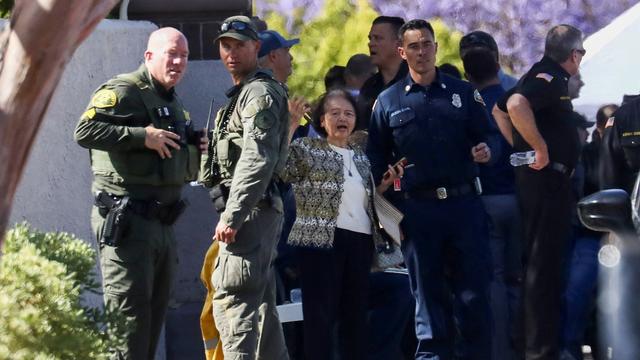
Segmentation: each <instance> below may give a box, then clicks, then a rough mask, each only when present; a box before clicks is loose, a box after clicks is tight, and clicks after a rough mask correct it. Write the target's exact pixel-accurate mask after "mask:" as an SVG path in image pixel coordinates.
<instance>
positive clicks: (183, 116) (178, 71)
mask: <svg viewBox="0 0 640 360" xmlns="http://www.w3.org/2000/svg"><path fill="white" fill-rule="evenodd" d="M188 55H189V48H188V45H187V40H186V38H185V37H184V35H182V33H180V32H179V31H178V30H176V29H173V28H162V29H159V30H157V31H155V32H153V33H152V34H151V36H150V37H149V44H148V46H147V50H146V51H145V53H144V60H145V61H144V64H143V65H141V66H140V68H139V69H138V70H137V71H134V72H132V73H128V74H122V75H118V76H116V77H115V78H113V79H111V80H109V81H108V82H107V83H105V84H103V85H102V86H100V88H98V90H97V91H96V93H95V94H94V95H93V98H92V100H91V102H90V104H89V106H88V107H87V110H86V111H85V113H84V114H82V116H81V118H80V121H79V122H78V125H77V126H76V130H75V140H76V141H77V142H78V144H80V145H81V146H83V147H85V148H88V149H90V151H91V169H92V171H93V175H94V181H93V186H92V190H93V192H94V193H95V194H96V198H95V206H94V207H93V212H92V215H91V223H92V227H93V230H94V233H95V234H96V236H97V238H98V241H99V247H100V266H101V270H102V278H103V280H102V286H103V289H104V301H105V306H106V307H107V308H109V309H110V310H112V311H115V312H119V313H121V314H123V315H124V316H125V317H126V319H127V320H128V321H130V322H131V325H132V326H133V329H132V331H131V332H130V333H129V334H127V344H126V346H125V348H123V349H117V353H118V354H117V358H118V359H135V360H140V359H153V358H154V357H155V349H156V344H157V342H158V337H159V336H160V331H161V330H162V324H163V323H164V317H165V313H166V310H167V304H168V302H169V293H170V289H171V283H172V281H173V276H174V273H175V270H176V265H177V254H176V243H175V237H174V233H173V227H172V224H173V223H174V222H175V221H176V220H177V218H178V216H179V215H180V213H181V212H182V211H183V210H184V207H185V206H186V203H185V202H184V201H183V200H180V194H181V190H182V186H183V185H184V184H185V183H186V182H189V181H191V180H195V178H196V175H197V171H198V167H199V161H200V154H199V151H198V148H200V149H201V150H206V143H207V141H206V137H205V138H201V137H200V134H199V133H198V132H196V131H194V130H193V127H192V125H191V120H190V119H189V113H188V112H187V111H186V110H185V109H184V108H183V106H182V103H181V102H180V100H179V99H178V97H177V95H176V94H175V90H174V86H175V85H176V84H177V83H178V82H179V81H180V80H181V79H182V76H183V74H184V73H185V70H186V66H187V58H188Z"/></svg>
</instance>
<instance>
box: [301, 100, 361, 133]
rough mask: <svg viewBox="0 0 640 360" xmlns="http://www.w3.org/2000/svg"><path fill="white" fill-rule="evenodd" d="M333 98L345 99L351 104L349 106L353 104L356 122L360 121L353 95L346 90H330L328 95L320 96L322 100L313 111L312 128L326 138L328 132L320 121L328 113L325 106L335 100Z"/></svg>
mask: <svg viewBox="0 0 640 360" xmlns="http://www.w3.org/2000/svg"><path fill="white" fill-rule="evenodd" d="M333 98H343V99H345V100H347V101H348V102H349V104H351V106H353V112H354V114H356V119H355V121H356V122H357V121H358V115H357V111H356V109H357V107H356V100H355V99H354V98H353V96H351V94H349V92H348V91H346V90H344V89H332V90H329V91H327V92H326V93H324V94H322V96H320V98H319V99H318V101H317V102H316V106H315V108H314V109H313V112H312V113H311V126H313V128H314V129H315V130H316V132H317V133H318V134H319V135H320V136H322V137H324V138H326V137H327V131H326V130H325V129H324V128H323V127H322V125H321V124H320V120H321V118H322V115H324V114H325V113H326V111H325V105H326V104H327V101H329V99H333Z"/></svg>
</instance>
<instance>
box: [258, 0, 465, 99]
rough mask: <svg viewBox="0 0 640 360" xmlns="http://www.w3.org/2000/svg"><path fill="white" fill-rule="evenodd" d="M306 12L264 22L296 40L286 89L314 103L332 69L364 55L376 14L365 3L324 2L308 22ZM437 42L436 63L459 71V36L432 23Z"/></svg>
mask: <svg viewBox="0 0 640 360" xmlns="http://www.w3.org/2000/svg"><path fill="white" fill-rule="evenodd" d="M306 11H307V10H306V8H304V7H297V8H295V9H292V11H290V12H289V14H291V15H290V16H289V17H285V16H284V15H282V14H283V13H281V12H275V11H273V12H269V13H268V14H267V15H266V17H265V19H266V21H267V24H268V25H269V28H270V29H273V30H276V31H278V32H279V33H281V34H282V35H283V36H285V37H287V38H290V37H299V38H300V44H298V45H295V46H293V47H292V48H291V54H292V55H293V59H294V60H293V64H294V65H293V75H292V76H291V77H290V78H289V82H288V85H289V88H290V89H291V93H292V94H293V95H302V96H304V97H306V98H307V99H310V100H313V99H316V98H317V97H318V96H320V95H321V94H322V93H323V92H324V90H325V89H324V81H323V80H324V75H325V74H326V73H327V71H328V70H329V68H331V67H332V66H334V65H346V63H347V61H348V60H349V58H350V57H351V56H352V55H354V54H357V53H364V54H368V53H369V49H368V46H367V42H368V40H367V36H368V34H369V30H370V28H371V22H372V21H373V19H375V18H376V17H377V16H378V15H379V14H378V13H376V12H375V10H373V8H372V7H371V5H370V4H369V2H368V1H367V0H353V1H350V0H327V1H326V2H325V3H324V6H323V8H322V10H321V11H320V13H319V14H318V16H315V17H313V18H312V19H308V17H307V16H306V15H308V14H305V12H306ZM432 25H433V26H434V30H435V33H436V40H437V41H438V43H439V45H438V62H439V63H444V62H448V63H451V64H453V65H455V66H457V67H458V68H459V69H462V62H461V60H460V59H459V57H458V42H459V41H460V37H461V36H462V34H461V33H459V32H452V31H450V30H449V29H448V28H447V26H446V25H445V24H444V22H442V21H440V20H435V21H432Z"/></svg>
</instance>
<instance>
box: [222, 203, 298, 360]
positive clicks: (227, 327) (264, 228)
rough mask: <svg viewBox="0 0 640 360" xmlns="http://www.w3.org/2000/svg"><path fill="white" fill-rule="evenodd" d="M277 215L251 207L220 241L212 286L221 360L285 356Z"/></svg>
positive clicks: (279, 216) (279, 221) (269, 209)
mask: <svg viewBox="0 0 640 360" xmlns="http://www.w3.org/2000/svg"><path fill="white" fill-rule="evenodd" d="M281 226H282V213H281V212H280V211H278V210H276V209H274V208H272V207H270V206H267V205H264V206H262V205H259V206H258V207H256V208H254V209H253V210H252V211H251V213H250V214H249V216H248V217H247V219H246V220H245V222H244V223H243V224H242V227H241V228H240V230H239V231H238V233H237V234H236V239H235V242H233V243H232V244H224V243H220V252H219V254H218V258H217V259H216V262H215V265H214V270H213V274H212V277H211V282H212V285H213V287H214V289H215V294H214V296H213V317H214V319H215V323H216V327H217V328H218V330H219V331H220V340H221V341H222V346H223V352H224V358H225V360H254V359H264V360H283V359H285V360H286V359H288V358H289V355H288V353H287V348H286V346H285V343H284V336H283V333H282V326H281V325H280V321H279V319H278V312H277V309H276V304H275V302H276V295H275V272H274V269H273V265H272V263H273V260H274V259H275V255H276V245H277V243H278V239H279V238H280V230H281Z"/></svg>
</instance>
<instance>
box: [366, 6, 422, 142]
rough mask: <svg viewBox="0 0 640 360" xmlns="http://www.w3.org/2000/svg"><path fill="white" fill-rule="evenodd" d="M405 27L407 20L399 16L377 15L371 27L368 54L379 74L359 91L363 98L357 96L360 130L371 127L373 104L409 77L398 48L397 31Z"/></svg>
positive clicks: (372, 77) (399, 43)
mask: <svg viewBox="0 0 640 360" xmlns="http://www.w3.org/2000/svg"><path fill="white" fill-rule="evenodd" d="M403 24H404V19H403V18H400V17H396V16H378V17H377V18H375V19H374V20H373V23H372V24H371V30H369V55H370V56H371V62H372V63H373V65H375V66H376V67H377V68H378V72H377V73H376V74H375V75H373V76H371V77H370V78H369V79H368V80H367V81H366V82H365V83H364V84H363V85H362V88H361V89H360V96H358V118H359V119H360V121H359V123H358V124H356V128H357V129H364V130H366V129H367V128H368V127H369V120H370V118H371V109H372V108H373V103H374V102H375V101H376V98H377V97H378V95H379V94H380V93H381V92H382V90H384V89H386V88H388V87H389V86H391V85H392V84H394V83H395V82H396V81H398V80H399V79H402V78H404V77H405V76H407V72H408V71H409V68H408V67H407V63H406V62H405V61H404V60H402V57H400V53H399V52H398V47H400V45H401V42H400V40H399V38H398V30H400V27H401V26H402V25H403Z"/></svg>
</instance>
